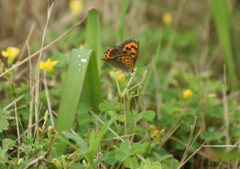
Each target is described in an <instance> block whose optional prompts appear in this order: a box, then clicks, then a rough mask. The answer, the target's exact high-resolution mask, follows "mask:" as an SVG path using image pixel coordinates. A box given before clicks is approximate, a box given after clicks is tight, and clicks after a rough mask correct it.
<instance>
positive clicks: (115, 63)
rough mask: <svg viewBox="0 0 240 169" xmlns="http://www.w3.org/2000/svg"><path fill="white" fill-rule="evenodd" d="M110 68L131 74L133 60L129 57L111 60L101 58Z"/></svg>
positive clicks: (118, 57)
mask: <svg viewBox="0 0 240 169" xmlns="http://www.w3.org/2000/svg"><path fill="white" fill-rule="evenodd" d="M102 60H104V61H105V62H107V63H108V64H109V65H111V66H112V67H114V68H116V69H118V70H121V71H123V72H131V71H132V70H133V68H134V65H135V63H134V60H133V58H132V57H131V56H130V55H117V56H115V57H111V58H103V59H102Z"/></svg>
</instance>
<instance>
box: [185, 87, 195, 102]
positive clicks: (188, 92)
mask: <svg viewBox="0 0 240 169" xmlns="http://www.w3.org/2000/svg"><path fill="white" fill-rule="evenodd" d="M192 95H193V92H192V90H190V89H187V90H184V91H183V99H185V100H189V99H190V98H191V97H192Z"/></svg>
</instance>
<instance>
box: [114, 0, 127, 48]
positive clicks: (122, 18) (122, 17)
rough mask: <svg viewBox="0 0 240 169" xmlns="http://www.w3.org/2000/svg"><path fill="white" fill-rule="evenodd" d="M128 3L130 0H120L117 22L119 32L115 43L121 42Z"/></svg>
mask: <svg viewBox="0 0 240 169" xmlns="http://www.w3.org/2000/svg"><path fill="white" fill-rule="evenodd" d="M129 4H130V0H123V1H122V7H121V14H120V23H119V34H118V39H117V44H119V43H120V42H122V41H123V38H124V28H125V16H126V13H127V9H128V7H129Z"/></svg>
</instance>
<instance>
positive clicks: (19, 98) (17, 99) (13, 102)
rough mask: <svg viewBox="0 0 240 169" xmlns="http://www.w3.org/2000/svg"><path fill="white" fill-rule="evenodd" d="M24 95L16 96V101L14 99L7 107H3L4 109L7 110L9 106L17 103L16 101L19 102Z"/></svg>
mask: <svg viewBox="0 0 240 169" xmlns="http://www.w3.org/2000/svg"><path fill="white" fill-rule="evenodd" d="M23 96H24V95H21V96H19V97H18V98H16V99H15V100H14V101H12V102H11V103H10V104H8V105H7V106H6V107H4V108H3V110H7V109H8V108H9V107H11V106H13V105H15V103H16V102H18V101H19V100H21V99H22V98H23Z"/></svg>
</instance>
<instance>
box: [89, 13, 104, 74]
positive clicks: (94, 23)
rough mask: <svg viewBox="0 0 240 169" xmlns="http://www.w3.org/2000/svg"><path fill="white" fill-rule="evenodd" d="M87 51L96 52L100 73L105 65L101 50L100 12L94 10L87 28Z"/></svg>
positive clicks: (90, 14)
mask: <svg viewBox="0 0 240 169" xmlns="http://www.w3.org/2000/svg"><path fill="white" fill-rule="evenodd" d="M86 49H91V50H94V51H95V53H96V55H97V65H98V66H97V68H98V71H99V70H100V68H101V67H102V65H103V62H101V60H100V59H101V58H102V55H103V52H102V48H101V39H100V22H99V15H98V11H97V10H95V9H92V10H91V11H90V12H89V14H88V17H87V26H86Z"/></svg>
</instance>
